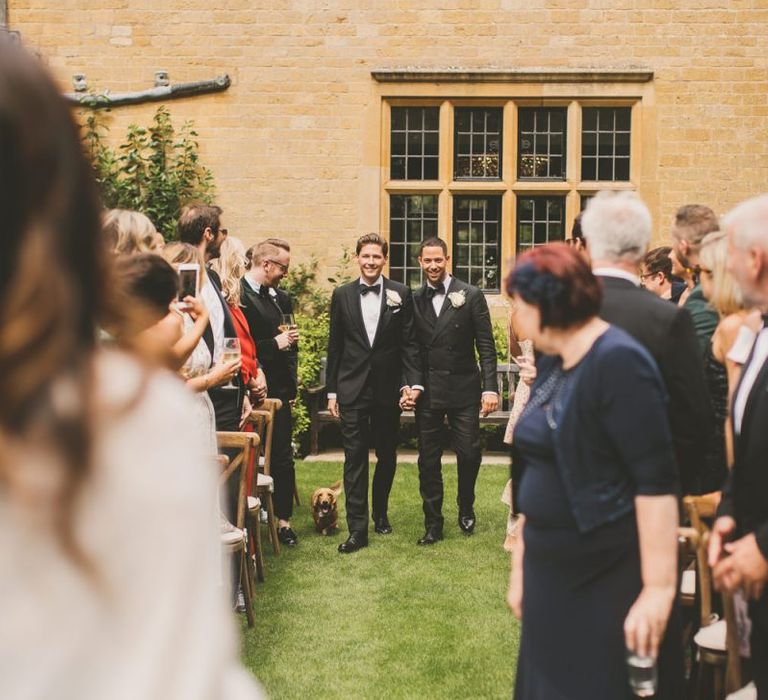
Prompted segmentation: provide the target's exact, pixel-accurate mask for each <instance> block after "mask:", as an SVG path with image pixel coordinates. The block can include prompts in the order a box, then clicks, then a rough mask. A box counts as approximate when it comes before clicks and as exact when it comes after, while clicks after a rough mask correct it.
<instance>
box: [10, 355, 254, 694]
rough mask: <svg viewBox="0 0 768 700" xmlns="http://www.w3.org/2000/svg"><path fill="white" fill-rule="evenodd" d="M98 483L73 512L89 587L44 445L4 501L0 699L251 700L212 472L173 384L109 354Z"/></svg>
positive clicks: (24, 454) (94, 479) (180, 389)
mask: <svg viewBox="0 0 768 700" xmlns="http://www.w3.org/2000/svg"><path fill="white" fill-rule="evenodd" d="M97 369H98V371H97V375H96V387H97V396H98V399H99V402H98V413H97V423H96V426H95V427H96V433H95V435H96V439H95V443H94V449H93V461H92V468H91V472H90V473H89V474H88V476H87V477H86V482H85V484H84V485H83V487H82V490H81V491H80V495H79V499H78V501H77V504H76V508H75V511H74V514H73V517H74V536H75V539H76V541H77V543H78V544H79V546H80V548H81V549H82V551H83V553H84V554H85V556H86V558H87V560H88V561H89V562H90V563H91V565H92V567H93V570H94V576H93V577H90V578H89V576H88V575H87V574H86V573H85V572H84V571H83V569H82V568H81V567H79V566H78V565H77V564H76V563H75V562H74V561H73V559H72V557H71V556H70V555H69V554H68V553H67V552H65V551H64V549H63V548H62V547H61V545H60V543H59V540H58V538H57V537H56V535H55V531H56V527H57V523H56V522H51V520H50V518H48V517H47V515H49V514H50V512H51V511H50V510H49V508H48V506H47V505H46V499H47V498H48V497H49V496H50V491H51V484H52V482H53V481H54V480H55V478H56V477H55V474H56V473H57V472H58V467H57V462H56V461H55V459H54V458H53V457H52V455H51V454H50V452H49V451H47V450H45V446H44V445H43V446H41V445H35V444H28V443H25V444H24V445H21V446H19V447H17V449H16V450H15V452H16V454H10V453H9V449H10V448H9V446H8V445H7V444H6V448H9V449H6V450H5V451H4V455H3V458H4V459H14V460H16V463H17V464H21V465H22V466H23V471H21V474H22V475H23V478H24V481H23V482H22V483H21V484H19V482H18V481H17V482H16V485H17V487H19V488H20V489H22V490H23V492H27V491H28V492H29V493H28V494H27V496H28V495H31V494H34V496H35V497H34V498H28V497H26V496H24V495H23V493H22V495H20V496H18V497H14V498H9V496H8V493H7V492H6V491H5V490H4V489H0V629H2V633H0V698H3V700H22V699H23V700H47V699H48V698H77V700H105V699H106V698H109V700H137V699H139V698H140V699H141V700H253V699H256V698H262V697H263V695H262V693H261V692H260V690H259V689H258V687H257V685H256V683H255V682H254V680H253V678H252V677H250V676H249V675H248V674H247V673H246V672H245V670H244V669H243V668H242V666H241V665H240V661H239V660H238V651H237V642H236V640H237V636H236V630H235V625H234V624H233V622H234V620H233V615H232V612H231V609H228V607H227V604H226V601H225V591H224V589H223V588H222V587H221V586H220V585H219V583H218V581H219V576H220V571H221V569H220V558H219V551H220V545H219V533H218V529H217V526H216V522H215V520H214V518H213V517H209V514H210V515H211V516H212V515H213V513H212V512H211V511H212V510H213V507H212V506H213V503H214V500H215V494H216V479H215V473H216V468H215V466H214V465H213V464H212V460H211V459H210V458H209V457H207V456H206V451H207V449H208V448H207V445H206V443H205V441H204V440H203V439H201V435H200V433H199V432H198V431H197V430H196V429H195V425H194V421H193V418H192V410H191V409H190V404H191V395H190V393H189V392H188V390H187V389H186V388H185V387H184V385H183V383H182V382H181V381H180V380H179V378H178V377H176V376H174V375H172V374H170V373H169V372H156V373H153V374H148V372H147V371H146V370H145V369H144V368H142V367H140V366H139V364H138V363H136V362H135V361H134V360H133V359H131V358H129V357H128V356H126V355H122V354H118V353H104V356H103V357H102V358H101V359H100V361H99V365H98V368H97Z"/></svg>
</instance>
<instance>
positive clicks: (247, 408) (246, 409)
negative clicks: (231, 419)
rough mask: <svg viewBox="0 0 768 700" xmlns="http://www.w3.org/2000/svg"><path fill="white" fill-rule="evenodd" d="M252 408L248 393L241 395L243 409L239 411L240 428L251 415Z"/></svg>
mask: <svg viewBox="0 0 768 700" xmlns="http://www.w3.org/2000/svg"><path fill="white" fill-rule="evenodd" d="M252 410H253V406H251V402H250V401H249V400H248V394H246V395H245V396H244V397H243V409H242V412H241V413H240V428H242V427H243V426H244V425H245V424H246V422H247V421H248V419H249V418H250V417H251V411H252Z"/></svg>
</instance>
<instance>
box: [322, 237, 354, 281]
mask: <svg viewBox="0 0 768 700" xmlns="http://www.w3.org/2000/svg"><path fill="white" fill-rule="evenodd" d="M354 259H355V254H354V253H353V252H352V249H351V248H350V247H349V246H346V245H344V246H342V247H341V258H340V260H339V262H338V264H337V265H336V274H335V275H334V276H333V277H329V278H328V281H329V282H330V283H331V284H332V285H333V286H334V287H341V285H342V284H346V283H347V282H351V281H352V280H353V279H354V278H355V275H354V273H353V272H350V269H349V268H350V267H351V266H352V261H353V260H354Z"/></svg>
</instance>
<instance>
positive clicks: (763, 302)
mask: <svg viewBox="0 0 768 700" xmlns="http://www.w3.org/2000/svg"><path fill="white" fill-rule="evenodd" d="M722 227H723V231H725V233H726V235H727V236H728V254H729V255H728V267H729V269H730V270H731V272H732V273H733V275H734V276H735V278H736V281H737V283H738V285H739V288H740V289H741V292H742V294H743V295H744V301H745V303H746V304H747V305H748V306H754V307H757V308H760V309H762V310H763V312H765V309H767V308H768V195H762V196H760V197H755V198H753V199H750V200H747V201H746V202H742V203H741V204H739V205H738V206H737V207H736V208H735V209H733V210H732V211H730V212H729V213H728V214H726V215H725V216H724V217H723V220H722ZM766 320H768V319H766V316H765V315H764V316H763V321H764V323H763V327H762V328H761V329H760V331H759V333H758V335H757V339H756V340H755V344H754V347H753V349H752V353H751V356H750V358H749V359H748V361H747V363H746V364H745V365H744V367H743V370H742V373H741V379H740V381H739V384H738V386H737V387H736V390H735V393H734V397H733V403H732V420H733V435H734V463H733V469H732V470H731V471H730V473H729V475H728V479H727V481H726V483H725V485H724V487H723V497H722V500H721V501H720V507H719V509H718V518H717V520H716V521H715V524H714V526H713V529H712V533H711V538H710V545H709V564H710V566H712V567H714V580H715V584H716V585H717V586H718V588H720V589H725V590H728V591H731V592H735V591H737V590H743V591H744V593H745V595H746V596H747V597H748V598H750V599H751V601H750V604H749V617H750V619H751V621H752V634H751V639H750V646H751V652H752V672H753V674H754V680H755V685H756V686H757V696H758V697H759V698H763V697H768V663H767V662H768V593H766V588H765V586H766V583H768V470H766V468H765V465H766V455H767V454H768V431H766V429H765V426H766V424H768V326H767V325H766V324H765V321H766Z"/></svg>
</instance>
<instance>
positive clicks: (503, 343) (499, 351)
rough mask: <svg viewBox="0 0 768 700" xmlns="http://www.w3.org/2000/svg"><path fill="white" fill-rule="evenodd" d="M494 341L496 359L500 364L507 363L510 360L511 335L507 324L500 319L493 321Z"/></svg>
mask: <svg viewBox="0 0 768 700" xmlns="http://www.w3.org/2000/svg"><path fill="white" fill-rule="evenodd" d="M493 342H494V344H495V345H496V360H497V361H498V362H499V364H507V362H508V361H509V337H508V336H507V326H506V324H504V323H500V322H499V321H494V322H493Z"/></svg>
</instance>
